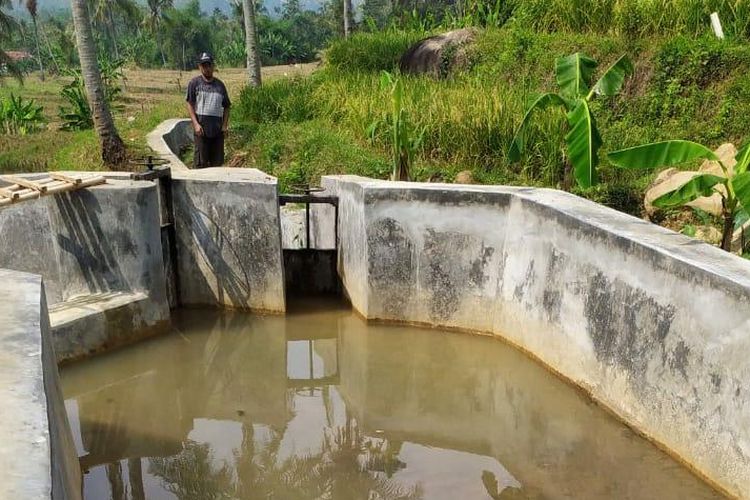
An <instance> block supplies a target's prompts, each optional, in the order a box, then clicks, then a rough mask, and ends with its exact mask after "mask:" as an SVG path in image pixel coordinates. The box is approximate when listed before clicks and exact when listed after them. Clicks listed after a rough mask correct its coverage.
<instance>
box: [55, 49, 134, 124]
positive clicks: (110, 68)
mask: <svg viewBox="0 0 750 500" xmlns="http://www.w3.org/2000/svg"><path fill="white" fill-rule="evenodd" d="M122 66H123V62H122V60H116V61H113V60H111V59H106V58H105V59H100V60H99V71H100V72H101V78H102V84H103V86H104V97H105V98H106V99H107V103H108V104H109V105H110V109H112V108H115V109H116V108H118V106H117V105H116V100H117V99H118V98H119V97H120V94H121V93H122V88H121V87H120V81H121V80H124V79H125V75H124V73H123V71H122ZM66 73H67V74H68V75H69V76H72V77H73V80H71V81H70V82H69V83H67V84H65V85H64V86H63V88H62V89H61V90H60V97H62V98H63V100H64V101H65V103H66V104H65V105H63V106H60V111H59V114H58V115H59V117H60V120H61V121H62V125H61V126H60V128H61V129H62V130H87V129H90V128H92V127H93V126H94V118H93V116H92V115H91V108H90V107H89V102H88V97H87V96H86V89H85V87H84V84H83V78H82V76H81V72H80V71H78V70H68V71H67V72H66Z"/></svg>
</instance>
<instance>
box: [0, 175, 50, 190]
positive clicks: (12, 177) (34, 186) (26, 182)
mask: <svg viewBox="0 0 750 500" xmlns="http://www.w3.org/2000/svg"><path fill="white" fill-rule="evenodd" d="M2 179H3V180H5V181H8V182H12V183H13V184H18V185H19V186H22V187H25V188H28V189H33V190H35V191H39V192H41V193H43V192H45V191H46V188H45V187H44V186H43V185H41V184H37V183H36V182H34V181H30V180H27V179H23V178H21V177H16V176H15V175H3V176H2Z"/></svg>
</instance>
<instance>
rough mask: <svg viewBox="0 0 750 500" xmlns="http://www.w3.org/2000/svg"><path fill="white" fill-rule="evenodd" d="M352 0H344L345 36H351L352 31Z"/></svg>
mask: <svg viewBox="0 0 750 500" xmlns="http://www.w3.org/2000/svg"><path fill="white" fill-rule="evenodd" d="M352 15H353V11H352V0H344V37H345V38H349V35H350V34H351V32H352V17H353V16H352Z"/></svg>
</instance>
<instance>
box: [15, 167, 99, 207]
mask: <svg viewBox="0 0 750 500" xmlns="http://www.w3.org/2000/svg"><path fill="white" fill-rule="evenodd" d="M0 181H1V182H0V207H2V206H5V205H10V204H11V203H17V202H19V201H24V200H32V199H35V198H39V197H40V196H46V195H50V194H55V193H64V192H66V191H75V190H77V189H82V188H87V187H91V186H96V185H98V184H104V183H105V182H107V180H106V179H105V178H104V176H103V175H99V174H92V173H80V174H79V173H76V174H68V173H66V174H61V173H57V172H50V173H47V174H45V176H44V177H40V178H38V179H27V178H25V177H18V176H15V175H0Z"/></svg>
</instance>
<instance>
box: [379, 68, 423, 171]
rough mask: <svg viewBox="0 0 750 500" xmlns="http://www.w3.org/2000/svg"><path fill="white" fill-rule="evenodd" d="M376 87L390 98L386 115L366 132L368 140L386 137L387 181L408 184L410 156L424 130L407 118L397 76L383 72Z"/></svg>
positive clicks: (400, 84)
mask: <svg viewBox="0 0 750 500" xmlns="http://www.w3.org/2000/svg"><path fill="white" fill-rule="evenodd" d="M380 85H381V87H383V88H385V89H386V90H387V91H388V93H389V95H390V101H391V109H390V113H388V114H387V115H386V117H385V118H381V119H378V120H375V121H373V122H372V124H370V126H369V127H368V130H367V132H368V135H369V136H370V138H371V139H374V138H375V137H376V136H377V135H378V134H382V133H384V134H385V135H386V136H389V137H390V146H391V155H392V158H393V170H392V172H391V179H392V180H398V181H409V180H411V167H412V162H413V161H414V156H415V154H416V153H417V151H418V150H419V148H420V147H421V146H422V141H423V139H424V128H421V129H420V128H418V127H416V126H415V125H414V124H413V123H412V121H411V119H410V116H409V112H408V111H407V109H406V106H405V104H404V82H403V81H402V79H401V78H400V77H396V76H393V75H392V74H390V73H388V72H387V71H384V72H383V73H382V74H381V77H380ZM383 129H385V131H384V130H383Z"/></svg>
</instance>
